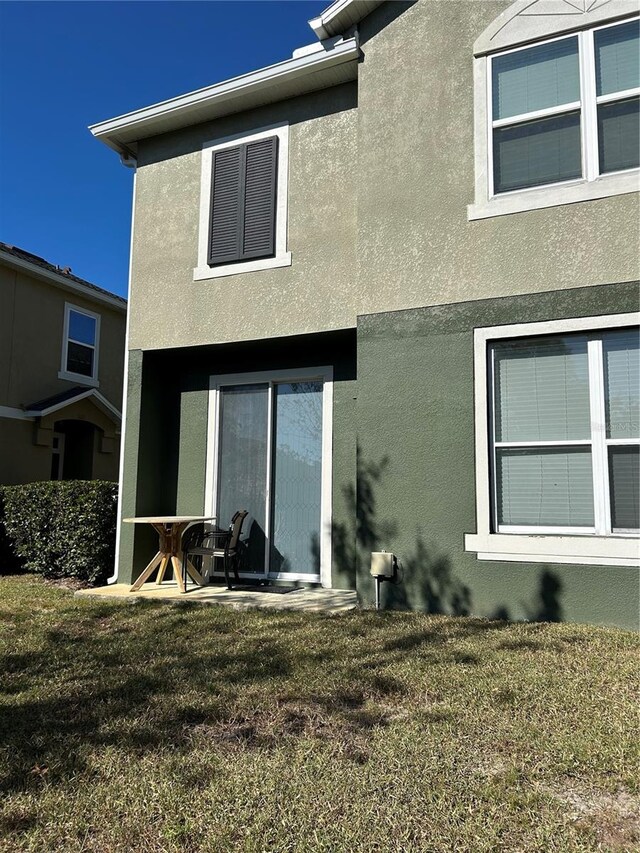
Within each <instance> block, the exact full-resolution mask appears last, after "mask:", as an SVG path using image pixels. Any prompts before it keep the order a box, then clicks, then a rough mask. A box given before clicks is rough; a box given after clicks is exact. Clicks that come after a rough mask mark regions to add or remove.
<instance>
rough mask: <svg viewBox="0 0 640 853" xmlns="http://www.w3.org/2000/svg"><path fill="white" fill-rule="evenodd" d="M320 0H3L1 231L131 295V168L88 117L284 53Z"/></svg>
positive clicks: (308, 34) (302, 39) (299, 40)
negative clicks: (96, 136)
mask: <svg viewBox="0 0 640 853" xmlns="http://www.w3.org/2000/svg"><path fill="white" fill-rule="evenodd" d="M325 5H328V3H323V2H299V0H287V2H276V0H262V2H242V0H235V2H210V0H203V2H190V0H184V2H154V0H137V2H97V0H87V2H3V1H2V0H0V240H2V241H3V242H5V243H10V244H13V245H15V246H20V248H22V249H26V250H27V251H29V252H33V253H35V254H37V255H40V256H41V257H44V258H46V259H47V260H48V261H51V262H52V263H56V264H60V266H70V267H71V268H72V269H73V272H74V273H76V275H80V276H82V277H83V278H86V279H88V280H89V281H92V282H94V283H95V284H98V285H100V286H102V287H106V288H107V289H108V290H112V291H114V292H116V293H119V294H121V295H126V289H127V276H128V264H129V227H130V220H131V188H132V180H133V173H132V171H131V170H130V169H126V168H124V167H123V166H122V165H121V164H120V160H119V158H118V156H117V154H116V153H115V152H113V151H110V150H109V149H108V148H106V146H104V145H103V144H102V143H100V142H97V141H96V140H95V139H94V138H93V137H92V136H91V134H90V133H89V131H88V130H87V126H88V125H90V124H93V123H95V122H98V121H101V120H103V119H106V118H111V117H113V116H116V115H120V114H121V113H125V112H128V111H129V110H133V109H136V108H138V107H143V106H147V105H148V104H152V103H155V102H156V101H161V100H164V99H165V98H170V97H172V96H174V95H179V94H182V93H184V92H189V91H192V90H193V89H199V88H201V87H203V86H208V85H210V84H211V83H215V82H218V81H219V80H224V79H227V78H229V77H234V76H236V75H237V74H242V73H243V72H245V71H250V70H252V69H254V68H259V67H261V66H263V65H270V64H271V63H273V62H278V61H280V60H282V59H286V58H288V57H289V56H290V55H291V52H292V50H293V49H294V48H296V47H300V46H301V45H303V44H309V43H311V42H313V41H314V40H315V36H314V34H313V32H312V31H311V29H310V28H309V26H308V24H307V20H308V19H309V18H311V17H313V16H315V15H317V14H318V13H319V12H320V11H321V10H322V9H323V8H324V6H325Z"/></svg>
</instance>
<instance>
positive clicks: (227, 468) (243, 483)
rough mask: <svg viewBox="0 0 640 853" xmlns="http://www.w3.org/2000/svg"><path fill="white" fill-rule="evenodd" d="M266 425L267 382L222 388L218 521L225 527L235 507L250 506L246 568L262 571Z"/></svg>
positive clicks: (245, 536)
mask: <svg viewBox="0 0 640 853" xmlns="http://www.w3.org/2000/svg"><path fill="white" fill-rule="evenodd" d="M268 427H269V385H268V384H266V383H264V384H255V385H228V386H226V387H223V388H221V389H220V421H219V427H218V428H219V433H218V448H219V449H218V500H217V515H218V524H219V526H220V527H226V526H228V525H229V524H230V522H231V517H232V516H233V514H234V512H236V510H239V509H246V510H248V512H249V515H248V516H247V518H246V519H245V522H244V527H243V531H242V540H243V541H244V546H245V552H244V555H243V566H242V568H243V569H244V570H248V571H254V572H257V573H259V574H264V570H265V543H266V535H267V531H266V520H267V455H268V434H269V428H268Z"/></svg>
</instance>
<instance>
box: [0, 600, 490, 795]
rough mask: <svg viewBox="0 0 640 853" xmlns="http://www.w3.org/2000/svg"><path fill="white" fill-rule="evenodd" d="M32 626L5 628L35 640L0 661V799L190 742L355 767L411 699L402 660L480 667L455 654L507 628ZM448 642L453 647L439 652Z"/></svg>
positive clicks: (203, 620)
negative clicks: (319, 749)
mask: <svg viewBox="0 0 640 853" xmlns="http://www.w3.org/2000/svg"><path fill="white" fill-rule="evenodd" d="M43 618H46V619H47V620H50V621H49V622H48V624H46V625H43V626H42V628H40V629H38V627H37V626H38V621H37V620H36V622H35V623H34V624H33V625H25V624H24V623H19V624H17V625H16V628H15V631H16V633H17V634H22V636H23V637H24V638H25V639H26V637H27V636H28V635H29V634H32V633H33V632H34V631H35V632H37V634H36V636H35V641H34V638H33V637H29V644H30V645H31V646H33V647H34V649H33V651H30V652H26V653H25V652H9V653H6V654H5V655H3V656H0V668H1V671H2V672H3V673H4V676H5V677H4V679H3V682H4V683H3V699H2V701H0V732H1V747H2V757H3V762H2V765H1V766H0V790H2V791H3V792H5V793H8V792H11V791H21V790H32V791H33V790H37V789H38V786H41V785H42V784H43V783H47V784H52V783H54V784H55V783H56V782H59V781H64V780H68V779H70V778H72V777H73V776H74V774H78V773H82V772H83V771H84V770H86V768H87V761H88V758H89V755H90V754H91V753H92V751H94V750H95V749H96V748H97V749H101V748H107V747H113V748H116V749H118V750H119V751H121V752H125V753H129V754H131V755H132V756H133V757H134V760H135V756H136V755H143V754H144V753H145V752H148V751H154V750H166V749H171V750H175V751H177V752H179V753H180V752H188V750H190V749H192V748H193V738H194V737H196V738H201V739H203V740H202V748H205V749H207V748H211V747H214V748H218V747H221V746H222V747H224V748H229V746H230V745H231V746H234V745H235V746H238V745H241V746H243V748H246V747H260V748H272V747H276V746H277V745H279V744H281V743H282V740H283V738H286V737H302V736H304V737H313V738H318V737H319V738H324V739H325V740H327V741H331V743H332V745H333V744H334V743H342V744H343V747H344V749H343V754H344V755H345V756H347V758H348V757H349V756H351V759H352V760H354V761H357V762H362V761H364V760H366V756H367V754H368V749H369V748H370V747H369V738H370V733H371V730H372V729H374V728H381V727H384V726H386V725H389V724H390V720H391V718H392V717H388V716H387V712H386V711H384V710H380V708H382V709H384V708H385V707H393V706H394V703H397V702H398V701H400V700H401V699H402V697H403V696H404V695H405V694H406V692H407V690H408V686H407V683H406V682H405V681H404V680H403V678H402V677H400V676H399V675H397V674H396V672H395V671H396V669H397V670H398V672H399V671H400V667H401V666H404V665H405V664H406V659H407V652H408V651H409V650H417V652H418V656H420V655H421V654H422V653H423V652H426V653H427V657H426V658H424V657H423V661H422V664H421V665H422V666H428V665H430V662H431V660H433V661H434V662H435V661H437V662H439V663H450V664H452V665H457V666H460V665H462V666H469V665H474V666H475V665H478V664H479V663H480V662H481V660H480V657H479V655H477V654H474V653H472V652H471V651H469V650H468V649H460V648H456V643H455V641H457V640H461V641H464V640H465V639H467V638H469V637H473V636H477V635H480V634H483V633H484V632H486V631H487V630H488V629H489V627H491V629H493V630H495V629H497V628H498V627H505V624H502V625H500V623H486V622H483V621H482V620H476V619H465V620H452V621H451V622H450V623H447V625H446V627H445V626H443V627H442V630H439V629H438V627H430V626H429V627H426V628H425V629H424V630H415V628H414V627H413V626H414V625H415V621H414V620H424V617H420V616H416V617H413V616H406V617H401V618H398V616H397V615H396V616H395V617H394V616H393V614H377V613H373V612H359V613H357V612H356V613H353V614H346V615H343V616H341V617H340V618H336V617H331V616H326V615H322V614H315V615H307V614H305V615H302V614H301V615H299V616H298V615H297V614H294V613H287V614H275V613H270V614H265V613H262V614H259V613H254V614H251V615H247V614H241V613H236V612H234V611H230V610H221V609H218V608H215V609H214V608H211V609H209V608H200V607H197V606H196V605H182V606H181V607H180V608H175V607H169V606H167V605H163V604H158V603H146V602H145V603H139V604H136V605H129V606H126V605H105V604H104V603H102V604H95V603H93V602H91V604H89V603H87V604H84V603H83V605H78V604H77V603H75V602H71V601H69V599H66V600H64V601H63V602H62V603H61V605H60V606H58V607H57V608H56V609H55V610H54V611H51V612H50V613H47V614H46V617H43ZM40 624H42V623H40ZM43 629H44V630H43ZM445 631H446V634H447V637H448V638H449V641H451V640H453V641H454V642H453V643H450V644H449V645H447V646H445V645H444V638H443V633H444V632H445ZM314 632H315V633H314ZM310 634H313V637H311V636H310ZM372 638H373V639H374V641H373V642H372ZM487 654H489V655H490V654H492V652H491V651H489V649H487ZM405 678H406V675H405ZM198 742H199V743H200V741H198ZM332 748H333V747H332Z"/></svg>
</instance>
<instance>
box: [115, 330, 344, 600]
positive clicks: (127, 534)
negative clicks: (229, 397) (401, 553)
mask: <svg viewBox="0 0 640 853" xmlns="http://www.w3.org/2000/svg"><path fill="white" fill-rule="evenodd" d="M355 362H356V359H355V331H353V330H352V331H349V332H338V333H329V334H318V335H312V336H305V337H301V338H288V339H284V340H282V339H278V340H272V341H269V342H262V343H260V344H252V343H249V344H236V345H227V346H211V347H199V348H187V349H181V350H178V351H170V352H144V353H143V352H141V351H140V350H135V351H133V352H132V353H131V357H130V362H129V386H128V387H129V402H128V405H129V410H128V417H127V428H126V438H125V445H124V448H125V449H124V463H125V478H124V484H123V493H122V515H123V517H124V518H126V517H132V516H136V515H138V516H144V515H152V514H174V513H177V514H179V515H189V514H193V515H200V514H202V513H203V512H204V511H205V506H206V504H205V501H206V495H205V480H206V454H207V432H208V427H209V380H210V377H211V376H212V375H213V374H227V373H243V372H248V373H252V372H255V371H263V370H267V371H268V370H280V369H295V368H298V367H318V366H323V365H331V366H332V367H333V441H332V443H333V484H332V505H333V513H332V518H333V524H334V536H333V539H334V547H333V565H332V586H333V587H334V588H336V589H354V588H355V537H356V530H355V517H354V515H353V507H354V502H355V491H356V482H355V480H356V435H355V430H354V428H353V425H354V420H355V397H356V391H355V386H356V381H355V371H356V366H355ZM154 545H155V539H154V534H152V533H150V531H149V530H148V529H147V528H146V526H139V525H136V526H135V528H134V527H133V525H130V524H127V523H124V524H123V525H122V531H121V539H120V555H119V572H118V578H119V580H120V582H124V583H128V582H130V581H131V580H132V579H133V578H135V577H136V576H137V575H138V574H139V573H140V571H141V570H142V569H143V568H144V566H145V565H146V563H147V562H148V561H149V559H150V558H151V557H152V556H153V553H155V548H154Z"/></svg>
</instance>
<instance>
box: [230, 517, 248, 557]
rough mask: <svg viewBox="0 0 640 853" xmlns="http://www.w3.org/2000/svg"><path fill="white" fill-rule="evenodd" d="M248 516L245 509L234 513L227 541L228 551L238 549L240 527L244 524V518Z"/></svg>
mask: <svg viewBox="0 0 640 853" xmlns="http://www.w3.org/2000/svg"><path fill="white" fill-rule="evenodd" d="M248 515H249V513H248V512H247V510H246V509H240V510H238V512H234V514H233V518H232V519H231V526H230V528H229V529H230V530H231V539H230V540H229V551H234V550H235V549H236V548H237V547H238V541H239V539H240V534H241V533H242V525H243V524H244V520H245V518H246V517H247V516H248Z"/></svg>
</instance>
